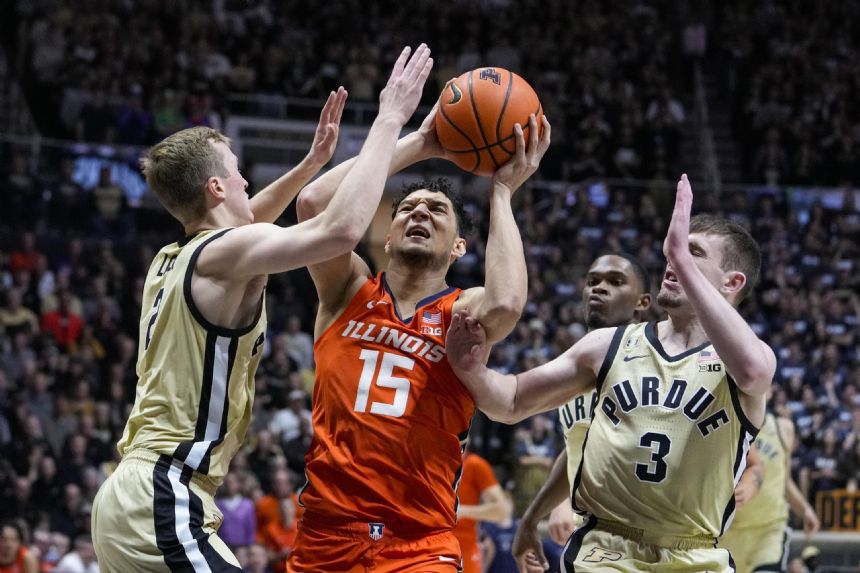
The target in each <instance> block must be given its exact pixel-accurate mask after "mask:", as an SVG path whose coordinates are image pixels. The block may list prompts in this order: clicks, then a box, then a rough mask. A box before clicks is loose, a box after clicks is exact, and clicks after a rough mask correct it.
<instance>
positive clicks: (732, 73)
mask: <svg viewBox="0 0 860 573" xmlns="http://www.w3.org/2000/svg"><path fill="white" fill-rule="evenodd" d="M408 4H409V6H407V3H390V2H383V1H371V2H361V3H359V2H352V1H347V0H344V1H341V2H326V3H311V4H310V5H309V4H308V3H289V2H287V3H285V2H274V1H259V2H253V3H247V2H234V1H232V0H223V1H219V2H214V3H212V4H211V5H210V3H208V2H183V3H176V2H169V1H164V0H145V1H139V2H133V3H132V2H105V1H103V0H83V1H80V2H74V3H71V2H32V3H31V2H18V3H4V4H3V5H2V6H0V20H2V21H3V23H2V25H0V29H2V31H3V42H4V47H5V49H6V54H7V56H8V60H9V67H10V69H11V70H12V72H11V75H13V76H14V77H16V78H17V80H18V81H19V82H20V84H21V85H22V86H23V88H24V89H23V91H24V93H25V94H26V96H27V98H28V103H29V106H30V109H31V110H32V111H33V112H34V116H35V117H36V123H37V126H38V128H39V130H40V131H41V132H42V134H43V135H48V136H52V137H56V138H62V139H66V140H68V144H64V145H60V146H47V145H43V146H38V145H33V144H22V140H21V139H12V138H5V139H4V138H2V137H0V521H2V520H4V519H12V520H18V521H19V522H21V523H24V524H26V526H27V527H26V528H25V534H26V536H25V540H24V541H25V542H26V543H28V544H30V545H31V546H33V547H38V548H39V549H40V551H39V553H40V559H41V560H42V568H43V569H42V570H45V571H48V570H50V569H51V568H52V567H53V566H54V565H56V563H58V562H59V560H60V559H61V558H62V557H63V556H64V555H65V554H67V553H69V552H70V551H72V550H73V549H74V548H75V547H79V548H80V549H79V551H81V550H83V551H86V543H87V537H86V535H87V533H88V530H89V511H90V504H91V502H92V499H93V496H94V494H95V491H96V489H97V487H98V485H99V483H100V482H101V481H102V480H103V479H104V477H105V475H107V474H108V473H109V472H110V471H111V470H112V468H113V467H115V465H116V463H117V454H116V450H115V447H114V444H115V443H116V441H117V439H118V438H119V435H120V433H121V432H122V429H123V426H124V424H125V420H126V417H127V413H128V410H129V408H130V406H131V404H132V401H133V400H134V391H135V383H136V376H135V370H134V369H135V360H136V355H137V339H138V320H139V317H140V312H141V309H140V297H141V285H142V280H143V277H144V274H145V272H146V268H147V265H148V264H149V261H150V260H151V257H152V255H153V253H154V252H155V251H156V250H157V249H158V248H159V247H160V246H161V245H163V244H165V243H167V242H170V241H172V240H175V239H177V238H179V236H180V234H181V229H180V228H179V227H178V226H176V225H173V224H172V223H171V221H170V220H168V218H167V217H166V216H164V215H163V213H162V212H160V211H159V210H158V208H157V207H155V205H154V203H153V201H152V199H151V197H150V196H149V195H147V194H146V193H145V189H144V188H143V183H142V181H141V180H140V178H139V176H138V175H136V174H135V173H134V169H133V168H132V167H129V166H130V165H133V159H134V157H136V156H137V154H139V151H140V148H139V147H138V146H140V145H148V144H151V143H153V142H155V141H157V140H158V139H160V138H161V137H163V136H164V135H166V134H168V133H171V132H173V131H175V130H176V129H179V128H182V127H186V126H190V125H211V126H215V127H219V126H223V125H225V124H226V123H227V122H228V121H229V120H230V117H231V113H232V110H233V109H234V106H235V105H236V102H237V101H251V102H255V103H252V105H251V108H253V109H251V108H249V107H248V106H247V105H245V107H243V112H248V113H252V114H254V115H265V114H266V113H272V114H275V115H277V114H280V113H281V110H280V108H279V107H278V106H277V105H274V107H267V105H268V104H267V103H266V102H269V103H271V102H273V101H275V102H277V101H279V100H269V99H266V98H265V97H264V96H267V95H268V96H277V97H281V96H290V97H300V98H309V99H310V100H313V101H316V102H317V106H316V108H317V109H318V107H319V98H320V96H321V95H323V94H325V93H327V90H329V89H330V88H332V87H333V86H337V85H338V84H339V83H344V84H346V85H347V87H348V88H349V89H350V94H351V95H350V97H351V99H352V100H355V101H359V102H361V101H362V100H364V101H365V102H367V101H368V100H372V99H373V98H374V97H375V94H376V93H378V89H379V87H380V83H381V82H382V81H383V80H384V78H383V77H381V76H380V70H384V69H387V68H388V66H389V64H390V62H391V61H392V60H393V55H392V50H395V49H397V48H398V47H399V46H400V45H401V44H402V43H404V42H408V41H412V40H413V39H415V40H426V41H428V43H429V44H430V45H431V46H432V47H433V49H434V54H435V56H436V69H435V70H434V78H435V85H432V86H430V87H428V89H427V98H426V99H427V101H426V102H425V103H427V104H430V103H432V101H433V100H434V99H435V94H436V93H438V91H439V89H440V87H441V85H443V84H444V82H445V81H447V80H448V79H449V78H451V77H453V76H455V75H457V74H458V73H460V72H462V71H464V70H466V69H468V68H470V67H475V66H478V65H482V64H483V63H486V62H490V61H491V62H494V63H498V65H501V66H507V67H510V68H511V69H514V70H516V71H521V73H522V75H523V76H524V77H527V78H529V79H530V80H531V81H532V82H533V84H534V86H535V88H536V90H537V91H538V93H539V94H540V95H541V97H542V100H543V103H544V106H545V109H546V111H547V114H548V115H549V117H550V118H551V119H552V122H553V138H554V141H553V147H552V148H551V150H550V152H549V154H548V155H547V157H546V159H545V160H544V165H543V167H542V171H541V173H540V180H538V181H536V182H534V183H531V184H530V187H529V188H528V189H525V190H524V191H523V192H521V193H519V194H518V199H517V200H518V202H519V203H518V204H517V209H516V213H517V219H518V224H519V227H520V229H521V231H522V233H523V238H524V244H525V248H526V257H527V261H528V271H529V302H528V305H527V308H526V311H525V313H524V315H523V317H522V320H521V321H520V323H519V325H518V327H517V328H516V330H515V331H514V332H513V333H512V334H511V335H510V336H509V337H508V338H507V339H506V340H504V341H503V342H502V343H500V344H498V345H497V346H496V347H495V348H494V350H493V352H492V356H491V358H490V364H491V365H492V366H493V367H494V368H497V369H502V370H509V371H521V370H524V369H528V368H531V367H533V366H535V365H538V364H540V363H542V362H544V361H546V360H548V359H549V358H551V357H554V356H556V355H558V354H559V353H560V352H561V351H563V350H564V349H566V348H568V347H569V346H570V345H571V344H573V343H574V342H576V341H577V340H578V339H579V338H580V337H582V336H583V334H584V332H585V327H584V325H583V324H582V322H581V317H582V303H581V300H580V295H581V292H582V286H583V280H584V274H585V271H586V269H587V267H588V265H589V264H590V262H591V261H592V259H593V257H594V256H595V255H596V254H599V253H601V252H604V251H607V250H625V251H628V252H631V253H632V254H634V255H636V256H637V257H639V259H640V260H641V261H642V262H643V264H645V266H646V267H647V268H648V270H649V271H650V272H651V274H652V279H653V281H654V284H653V285H652V286H653V287H654V288H656V287H657V284H658V277H660V276H662V272H663V267H664V264H665V263H664V259H663V256H662V239H663V237H664V235H665V231H666V224H667V222H668V214H669V212H670V209H671V201H672V198H673V190H674V181H673V178H674V177H675V176H676V175H677V174H678V173H679V172H680V168H681V167H682V163H681V159H682V151H681V149H682V140H683V137H684V134H683V129H682V127H683V126H684V125H685V122H687V120H688V119H689V114H690V111H691V110H690V100H689V90H688V87H687V86H688V84H687V83H686V81H687V76H686V73H687V69H686V67H685V62H684V60H683V57H682V50H681V48H680V47H679V46H680V44H681V30H682V24H683V21H684V18H683V17H682V16H680V15H677V14H673V12H672V10H673V5H674V3H669V2H647V3H646V2H639V1H634V0H625V1H623V2H617V3H611V4H612V6H608V5H606V4H607V3H601V2H596V1H586V2H581V3H575V5H574V6H569V5H568V3H567V2H565V1H564V0H549V1H545V2H538V1H537V0H524V1H521V2H512V1H505V0H497V1H490V2H456V3H453V2H452V3H436V2H429V1H422V2H417V3H414V5H412V3H408ZM813 5H814V7H813ZM836 5H839V6H840V8H837V7H836ZM840 10H842V11H840ZM856 10H857V6H855V5H853V4H852V3H850V2H840V3H812V4H809V5H808V6H807V5H806V3H802V2H789V1H788V0H786V1H781V0H773V1H771V2H766V3H762V4H761V5H758V4H757V5H756V6H754V7H748V6H747V4H745V3H743V2H734V1H730V2H726V3H723V4H722V5H721V7H720V11H718V14H717V16H716V17H715V21H714V23H713V24H712V25H711V28H710V29H711V35H712V37H714V38H716V39H715V40H714V44H715V45H717V46H718V54H716V55H714V57H717V58H722V60H721V61H722V62H723V63H724V64H725V66H724V68H723V69H722V71H721V72H720V74H725V82H724V83H725V89H726V92H725V94H723V95H725V96H726V97H733V98H734V100H733V101H734V102H735V106H734V109H735V111H736V115H735V119H736V122H735V130H736V131H735V133H736V137H737V140H738V142H740V144H741V145H742V150H743V153H742V155H743V157H745V158H747V165H745V169H746V171H745V173H746V174H747V180H748V181H751V182H753V183H755V184H754V185H739V186H736V187H726V188H724V189H723V190H722V192H721V194H719V195H717V194H716V193H713V192H711V190H707V191H708V192H707V193H702V196H701V203H697V206H700V207H701V208H702V209H705V210H708V211H711V212H720V213H722V214H724V215H726V216H728V217H730V218H732V219H733V220H736V221H738V222H741V223H743V224H744V225H745V226H747V227H748V228H750V229H751V230H752V232H753V234H754V235H755V237H756V238H757V239H758V241H759V242H760V243H761V245H762V249H763V253H764V263H763V273H762V278H761V283H760V285H759V287H758V288H757V289H756V291H755V293H754V295H753V296H752V297H750V299H749V300H747V301H746V302H745V303H744V306H743V307H742V309H741V310H742V313H743V314H744V315H745V316H746V317H747V318H748V319H749V320H750V321H751V322H752V324H753V325H754V327H755V330H756V332H757V333H758V334H759V336H761V337H762V338H763V339H764V340H766V341H768V342H769V343H770V344H771V345H772V346H773V348H774V350H775V351H776V353H777V356H778V360H779V364H778V369H777V378H776V390H775V393H774V398H773V404H774V408H775V409H776V410H777V411H778V412H779V413H781V414H782V415H785V416H788V417H791V418H792V419H793V420H794V421H795V424H796V426H797V429H798V436H799V447H798V449H797V451H796V452H795V456H794V458H793V460H792V471H793V473H794V476H795V478H796V479H797V480H798V483H800V485H801V487H802V489H803V491H804V493H805V494H806V495H807V496H808V497H809V499H810V500H814V499H815V496H816V494H817V493H818V492H820V491H827V490H832V489H838V488H849V489H854V490H856V489H857V488H858V486H860V356H858V346H860V297H858V292H860V246H858V245H860V242H858V237H860V191H858V189H857V188H855V187H854V185H856V184H857V183H858V181H857V177H858V173H860V165H858V149H860V147H858V145H860V129H858V125H859V124H858V116H857V112H856V110H855V109H854V108H853V107H851V106H850V105H849V103H850V102H853V101H857V100H858V97H857V96H858V94H857V89H858V86H860V83H858V76H857V73H858V68H857V65H856V61H857V58H856V57H854V56H855V55H856V52H857V41H858V40H857V38H858V37H860V36H858V34H856V33H853V31H852V28H851V27H850V26H851V25H852V22H855V23H856V22H857V21H860V20H858V18H857V16H858V14H856ZM4 11H5V12H4ZM359 14H361V15H362V17H361V21H363V22H367V28H366V29H362V30H357V29H354V30H353V29H350V30H343V29H340V28H338V27H336V26H335V24H333V22H354V21H357V20H358V15H359ZM440 22H445V23H446V24H445V27H444V28H443V27H442V26H441V25H440ZM853 25H856V24H853ZM774 27H775V28H774ZM774 29H778V30H779V32H778V33H773V30H774ZM455 38H456V39H459V38H463V39H464V40H463V41H462V42H461V41H455V40H454V39H455ZM524 38H526V39H527V40H524ZM801 39H803V40H802V41H801ZM526 43H527V44H528V46H529V49H528V50H525V49H523V48H522V46H524V45H525V44H526ZM712 55H713V54H712ZM799 70H803V71H802V72H800V71H799ZM0 77H6V74H4V75H3V76H0ZM720 77H722V76H720ZM243 94H244V95H247V96H251V97H250V99H249V100H242V99H241V98H238V97H237V95H243ZM300 119H301V117H300ZM686 159H687V160H688V161H689V160H690V158H686ZM684 168H685V169H689V168H690V167H686V166H684ZM693 183H694V189H696V190H697V191H698V190H699V189H700V188H699V187H696V181H694V182H693ZM788 183H791V184H797V185H799V186H798V187H791V188H788V187H781V186H779V185H783V184H788ZM759 184H760V185H759ZM815 185H831V186H833V187H831V188H829V189H827V190H821V189H816V188H815V187H814V186H815ZM467 186H468V191H469V208H470V211H471V212H472V214H473V216H474V217H475V218H476V222H477V223H478V228H479V231H478V232H476V233H475V235H474V236H472V237H470V238H469V244H470V254H469V255H467V256H466V257H464V259H463V260H461V261H460V262H458V263H457V264H455V265H454V267H453V268H452V271H451V276H450V282H451V284H454V285H457V286H462V287H469V286H473V285H477V284H481V283H482V282H483V281H482V269H483V258H482V255H483V252H484V245H483V244H482V240H481V238H482V237H485V236H486V233H487V228H488V224H489V222H488V220H487V219H486V214H487V211H486V209H485V205H484V203H483V201H484V197H485V193H484V188H483V187H482V183H481V182H477V183H474V182H470V183H468V185H467ZM252 187H253V185H252ZM699 200H700V199H698V198H697V201H699ZM284 220H286V221H294V220H295V217H294V214H293V213H291V212H288V213H286V214H285V216H284ZM268 302H269V309H268V310H269V320H270V333H269V336H268V341H269V342H267V345H266V348H265V355H264V359H263V362H262V364H261V367H260V369H259V372H258V376H257V380H256V384H257V399H256V403H255V414H254V421H253V426H252V431H251V435H250V436H249V439H248V443H247V447H246V448H245V450H244V451H243V452H241V453H240V455H238V456H237V457H236V459H235V460H234V463H233V470H232V472H231V477H230V478H228V481H229V487H226V488H225V490H224V492H222V495H220V496H219V503H224V504H229V505H230V507H231V508H233V509H235V510H236V511H239V510H238V509H236V508H239V507H241V508H242V509H241V511H242V512H244V513H247V512H249V511H250V509H249V505H248V503H246V501H247V500H251V501H253V502H254V503H255V506H254V512H255V515H254V517H255V526H256V530H255V531H254V535H253V543H254V545H251V546H250V548H249V549H248V550H247V551H248V552H250V553H254V554H258V553H260V552H261V551H263V550H268V551H269V552H270V553H269V555H270V556H274V555H283V552H284V551H285V546H288V545H289V540H290V535H291V533H292V529H291V527H292V524H293V522H294V520H295V515H294V514H291V513H290V511H291V510H290V507H292V506H293V505H294V504H293V502H292V499H293V498H294V494H293V488H294V487H295V486H297V485H300V483H301V478H300V477H299V476H301V475H302V471H303V464H304V460H303V452H304V449H305V448H306V447H307V444H308V443H309V439H310V425H309V422H308V417H309V414H308V411H309V408H310V389H311V385H312V383H313V358H312V355H311V353H309V336H310V335H309V333H310V332H312V322H313V304H314V302H315V293H314V289H313V285H312V283H311V282H310V280H309V277H308V275H307V273H306V272H305V271H297V272H293V273H289V274H285V275H279V276H275V277H272V278H271V280H270V283H269V288H268ZM659 315H660V310H659V308H653V309H652V311H651V316H650V318H656V317H658V316H659ZM552 415H554V414H552V413H551V416H552ZM550 421H552V422H554V421H555V420H554V419H552V418H550ZM552 427H553V428H556V427H557V424H552ZM472 440H473V444H474V448H475V450H476V451H477V452H479V453H480V454H481V455H482V456H483V457H485V458H487V459H489V460H490V461H491V462H492V463H493V464H494V465H495V466H496V467H497V470H498V472H499V476H500V477H501V478H503V481H506V482H507V483H508V485H509V487H510V488H511V489H512V490H513V493H514V495H515V498H516V497H517V496H518V495H519V496H520V497H521V498H524V497H525V496H530V495H531V493H532V492H533V487H534V484H532V483H531V482H532V481H534V480H533V479H532V478H531V477H530V475H529V474H536V473H541V471H540V470H541V468H542V467H543V466H542V465H541V463H542V462H541V460H540V458H542V457H547V456H549V457H551V456H552V453H553V452H555V451H557V449H558V448H559V447H560V437H559V436H558V435H555V434H552V435H551V436H550V437H549V438H548V437H547V435H546V423H545V421H544V420H543V419H540V420H532V421H528V422H525V423H523V424H522V425H521V426H520V427H517V428H510V427H508V426H502V425H499V424H495V423H492V422H490V421H489V420H487V419H486V418H485V417H483V416H482V415H480V414H478V417H477V420H476V423H475V425H474V428H473V434H472ZM524 458H529V462H530V463H531V464H532V465H533V466H534V468H537V470H535V469H534V468H531V469H528V470H524V469H523V468H522V465H523V464H522V463H521V462H522V460H523V459H524ZM532 462H533V463H532ZM266 497H269V498H271V499H282V500H290V501H289V502H288V503H281V504H278V503H276V502H272V503H270V504H268V506H271V507H267V511H266V512H264V513H265V516H262V515H258V514H257V513H256V512H259V510H260V507H265V506H267V504H265V503H264V504H262V506H261V504H260V503H259V502H260V500H262V499H265V498H266ZM231 500H232V501H231ZM525 501H526V502H527V501H528V500H527V499H526V500H525ZM273 507H274V508H275V510H277V511H283V512H284V514H285V515H274V514H275V513H277V511H275V510H273V509H272V508H273ZM284 508H286V509H284ZM294 510H295V507H292V511H294ZM245 517H247V516H245ZM243 519H244V518H243ZM278 519H280V520H281V523H280V525H277V526H273V523H276V522H278ZM27 530H28V531H29V532H27ZM235 539H236V540H240V541H237V542H236V543H237V545H245V544H246V543H247V542H248V539H249V537H248V534H247V531H246V530H244V529H243V530H241V531H236V537H235Z"/></svg>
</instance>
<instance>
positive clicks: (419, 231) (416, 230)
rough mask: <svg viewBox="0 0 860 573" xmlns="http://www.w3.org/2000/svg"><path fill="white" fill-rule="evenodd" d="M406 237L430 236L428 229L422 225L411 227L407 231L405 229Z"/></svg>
mask: <svg viewBox="0 0 860 573" xmlns="http://www.w3.org/2000/svg"><path fill="white" fill-rule="evenodd" d="M406 236H407V237H420V238H422V239H429V238H430V231H428V230H427V229H425V228H423V227H412V228H411V229H409V230H408V231H406Z"/></svg>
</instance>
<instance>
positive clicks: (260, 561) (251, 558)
mask: <svg viewBox="0 0 860 573" xmlns="http://www.w3.org/2000/svg"><path fill="white" fill-rule="evenodd" d="M242 571H243V573H275V571H274V569H272V568H271V567H269V554H268V552H267V551H266V548H265V547H264V546H262V545H260V544H259V543H255V544H254V545H252V546H251V547H249V548H248V560H247V563H246V565H245V568H244V569H243V570H242Z"/></svg>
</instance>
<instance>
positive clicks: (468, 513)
mask: <svg viewBox="0 0 860 573" xmlns="http://www.w3.org/2000/svg"><path fill="white" fill-rule="evenodd" d="M510 516H511V506H510V505H509V504H508V502H507V501H506V500H504V499H499V500H493V501H489V502H486V503H481V504H479V505H461V506H460V507H458V508H457V517H459V518H466V519H474V520H475V521H491V522H493V523H498V522H500V521H504V520H506V519H507V518H509V517H510Z"/></svg>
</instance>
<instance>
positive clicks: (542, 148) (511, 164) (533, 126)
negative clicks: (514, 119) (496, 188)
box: [493, 114, 552, 193]
mask: <svg viewBox="0 0 860 573" xmlns="http://www.w3.org/2000/svg"><path fill="white" fill-rule="evenodd" d="M542 122H543V133H542V134H541V136H540V138H539V139H538V125H537V119H536V118H535V115H534V114H531V115H530V116H529V144H528V148H526V142H525V136H524V135H523V128H522V126H521V125H520V124H516V125H514V135H515V137H516V143H517V150H516V151H515V152H514V156H513V157H512V158H511V160H510V161H508V162H507V163H505V164H504V165H502V166H501V167H499V169H498V170H497V171H496V173H495V174H494V175H493V183H494V184H496V183H498V184H500V185H504V186H505V187H507V188H508V189H509V190H510V192H511V193H513V192H514V191H516V190H517V189H519V188H520V185H522V184H523V183H525V181H526V179H528V178H529V177H531V176H532V174H533V173H534V172H535V171H537V168H538V166H539V165H540V160H541V159H542V158H543V156H544V154H545V153H546V150H547V149H549V144H550V139H551V134H552V129H551V126H550V124H549V120H548V119H547V118H546V116H543V118H542Z"/></svg>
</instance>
